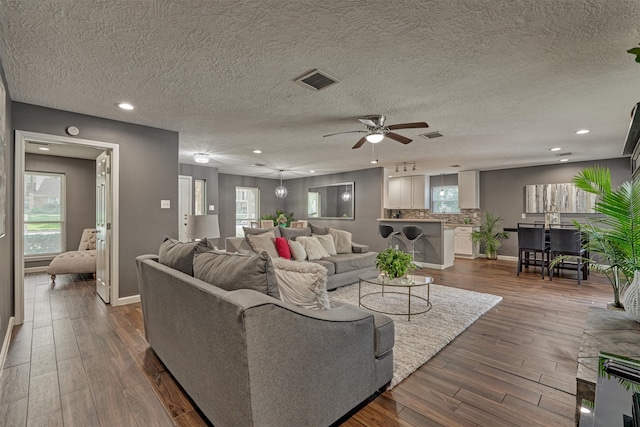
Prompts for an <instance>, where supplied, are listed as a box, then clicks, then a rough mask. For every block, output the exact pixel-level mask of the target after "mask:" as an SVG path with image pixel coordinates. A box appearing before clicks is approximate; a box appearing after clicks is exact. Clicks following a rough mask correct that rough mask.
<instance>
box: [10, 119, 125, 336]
mask: <svg viewBox="0 0 640 427" xmlns="http://www.w3.org/2000/svg"><path fill="white" fill-rule="evenodd" d="M28 144H44V145H56V147H57V148H63V147H64V150H71V151H72V152H74V153H77V152H78V151H82V150H83V149H84V150H89V149H90V150H92V151H93V152H95V150H96V149H97V150H101V151H103V152H104V151H106V152H109V153H110V158H111V159H110V160H111V166H110V167H111V176H112V179H111V186H110V189H109V193H110V194H109V195H110V199H111V201H112V203H111V205H110V212H109V214H110V217H111V233H110V235H111V237H110V240H111V241H110V246H111V248H110V251H109V261H110V262H109V264H110V285H111V286H110V288H109V300H110V301H111V304H112V305H118V302H119V298H118V296H119V291H118V289H119V287H118V258H119V244H118V241H119V239H118V234H119V233H118V230H119V224H118V200H119V155H120V154H119V153H120V151H119V146H118V144H114V143H109V142H102V141H92V140H86V139H76V138H70V137H65V136H58V135H48V134H41V133H36V132H26V131H20V130H17V131H16V132H15V185H14V196H15V201H16V203H15V209H14V230H15V231H14V233H15V234H14V254H15V264H14V297H15V298H14V305H15V306H14V311H15V324H21V323H23V322H24V239H23V230H24V197H25V195H24V174H25V153H26V150H27V146H28ZM64 150H61V151H64ZM69 157H72V156H71V155H69Z"/></svg>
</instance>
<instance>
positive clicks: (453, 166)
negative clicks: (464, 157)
mask: <svg viewBox="0 0 640 427" xmlns="http://www.w3.org/2000/svg"><path fill="white" fill-rule="evenodd" d="M449 167H450V168H461V167H462V166H460V165H451V166H449Z"/></svg>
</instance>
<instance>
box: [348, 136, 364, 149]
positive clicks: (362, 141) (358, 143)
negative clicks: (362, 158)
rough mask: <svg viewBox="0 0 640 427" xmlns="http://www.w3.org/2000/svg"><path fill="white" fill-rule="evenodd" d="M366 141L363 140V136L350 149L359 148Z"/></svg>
mask: <svg viewBox="0 0 640 427" xmlns="http://www.w3.org/2000/svg"><path fill="white" fill-rule="evenodd" d="M366 141H367V138H365V137H364V136H363V137H362V138H360V139H359V140H358V142H356V145H354V146H353V147H351V149H352V150H353V149H355V148H360V147H362V144H364V143H365V142H366Z"/></svg>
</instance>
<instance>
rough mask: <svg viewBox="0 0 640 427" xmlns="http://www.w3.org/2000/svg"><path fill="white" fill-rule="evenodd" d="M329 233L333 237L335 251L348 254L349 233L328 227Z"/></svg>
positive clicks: (349, 251)
mask: <svg viewBox="0 0 640 427" xmlns="http://www.w3.org/2000/svg"><path fill="white" fill-rule="evenodd" d="M329 234H330V235H331V237H333V244H334V245H335V247H336V252H337V253H339V254H350V253H351V252H352V249H351V233H349V232H348V231H344V230H336V229H335V228H330V229H329Z"/></svg>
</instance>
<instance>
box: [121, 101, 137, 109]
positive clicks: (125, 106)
mask: <svg viewBox="0 0 640 427" xmlns="http://www.w3.org/2000/svg"><path fill="white" fill-rule="evenodd" d="M118 107H120V108H122V109H123V110H133V105H131V104H127V103H126V102H121V103H120V104H118Z"/></svg>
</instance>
